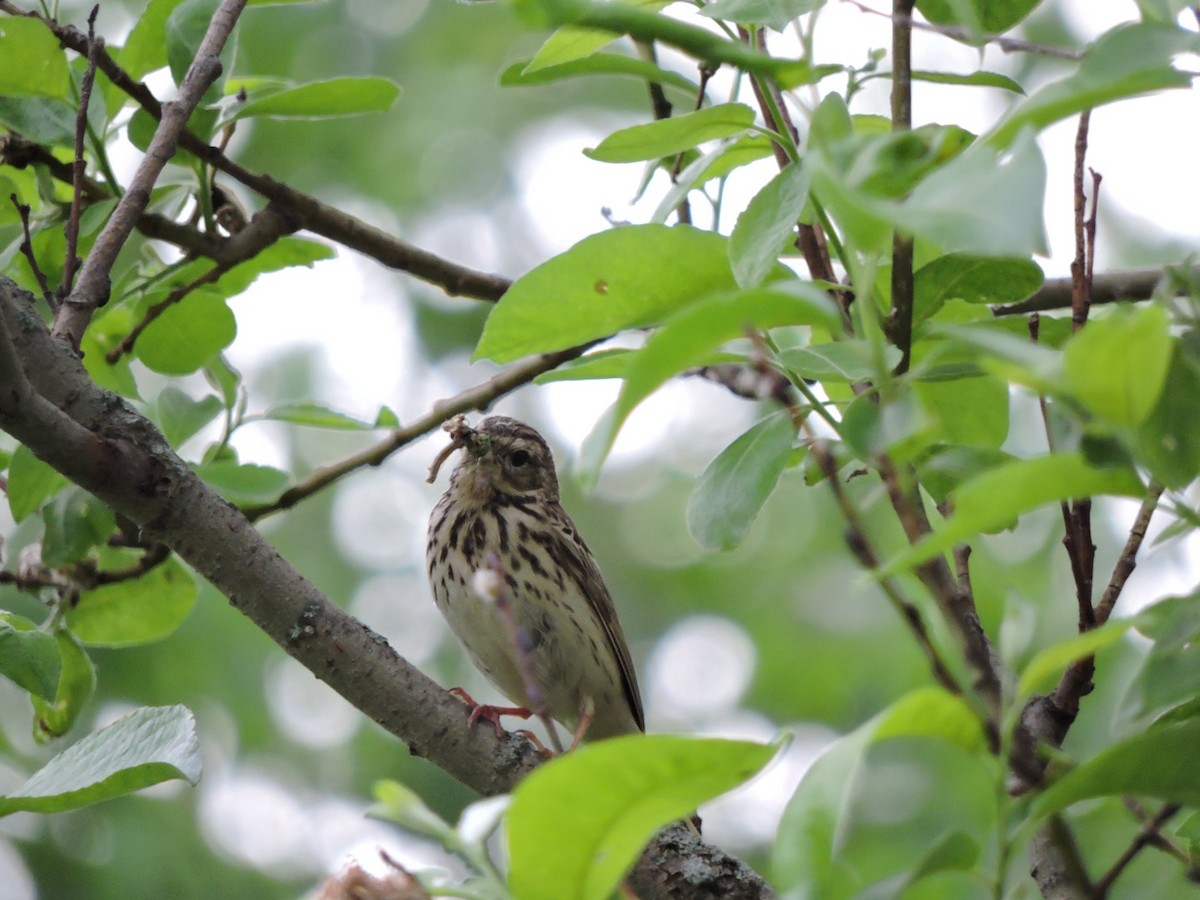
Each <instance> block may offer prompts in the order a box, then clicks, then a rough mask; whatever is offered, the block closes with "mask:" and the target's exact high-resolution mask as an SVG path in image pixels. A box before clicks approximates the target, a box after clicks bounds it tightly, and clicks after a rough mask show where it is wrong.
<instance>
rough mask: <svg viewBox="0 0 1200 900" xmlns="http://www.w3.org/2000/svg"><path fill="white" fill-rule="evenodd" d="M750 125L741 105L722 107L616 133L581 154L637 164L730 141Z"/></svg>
mask: <svg viewBox="0 0 1200 900" xmlns="http://www.w3.org/2000/svg"><path fill="white" fill-rule="evenodd" d="M753 124H754V110H752V109H751V108H750V107H748V106H746V105H745V104H744V103H722V104H719V105H717V106H710V107H708V108H707V109H701V110H697V111H696V112H693V113H687V114H685V115H682V116H673V117H672V118H670V119H662V120H660V121H658V122H650V123H649V124H646V125H635V126H633V127H632V128H625V129H622V130H621V131H617V132H615V133H613V134H611V135H609V136H608V137H606V138H605V139H604V140H603V141H601V142H600V144H599V146H597V147H595V148H594V149H591V150H585V151H584V152H585V153H586V154H587V155H588V156H590V157H591V158H592V159H594V160H597V161H599V162H637V161H639V160H644V159H658V158H659V157H660V156H671V155H673V154H676V153H682V152H683V151H684V150H691V149H692V148H694V147H695V146H696V145H697V144H701V143H703V142H704V141H710V140H713V139H714V138H723V137H733V136H735V135H739V134H741V133H742V132H744V131H745V130H746V129H747V128H749V127H750V126H751V125H753Z"/></svg>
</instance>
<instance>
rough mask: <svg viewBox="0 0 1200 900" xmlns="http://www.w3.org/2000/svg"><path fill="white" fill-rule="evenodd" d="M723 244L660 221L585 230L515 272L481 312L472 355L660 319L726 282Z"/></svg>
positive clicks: (541, 349)
mask: <svg viewBox="0 0 1200 900" xmlns="http://www.w3.org/2000/svg"><path fill="white" fill-rule="evenodd" d="M725 248H726V240H725V238H723V237H721V236H720V235H715V234H712V233H710V232H706V231H700V230H698V229H695V228H687V227H680V228H667V227H665V226H661V225H638V226H629V227H626V228H614V229H612V230H610V231H602V232H600V233H599V234H595V235H592V236H591V237H589V238H585V239H584V240H582V241H580V242H579V243H578V244H576V245H575V246H574V247H572V248H571V249H570V250H568V251H566V252H565V253H562V254H560V255H558V256H556V257H554V258H553V259H551V260H549V261H547V262H544V263H542V264H541V265H540V266H538V267H537V268H535V269H533V270H531V271H530V272H529V273H528V274H526V275H524V276H523V277H521V278H519V279H517V281H516V282H515V283H514V284H513V286H512V287H511V288H510V289H509V291H508V293H506V294H505V295H504V296H503V297H502V298H501V299H500V302H499V303H497V304H496V308H495V309H494V310H493V311H492V313H491V315H490V316H488V320H487V325H486V326H485V327H484V330H483V336H482V337H481V338H480V339H479V345H478V346H477V347H476V348H475V358H476V359H491V360H494V361H496V362H508V361H510V360H514V359H519V358H520V357H522V356H526V355H529V354H531V353H545V352H549V351H553V350H563V349H566V348H567V347H573V346H576V345H578V344H584V343H587V342H588V341H594V340H598V339H600V338H604V337H607V336H609V335H611V334H613V333H614V332H616V331H620V330H622V329H624V328H640V327H643V326H646V325H652V324H654V323H656V322H660V321H662V319H663V318H665V317H666V316H668V315H670V314H671V313H672V312H674V311H675V310H676V309H679V308H680V307H682V306H684V305H686V304H688V303H690V302H692V301H694V300H696V299H697V298H698V297H701V296H704V295H705V294H710V293H713V292H716V291H720V290H722V289H724V288H732V287H733V286H734V283H733V274H732V272H730V269H729V262H728V259H727V257H726V253H725ZM664 260H666V261H668V262H667V264H665V265H664V264H663V261H664Z"/></svg>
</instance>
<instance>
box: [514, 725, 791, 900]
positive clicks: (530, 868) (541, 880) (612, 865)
mask: <svg viewBox="0 0 1200 900" xmlns="http://www.w3.org/2000/svg"><path fill="white" fill-rule="evenodd" d="M777 749H778V748H777V747H775V746H769V745H762V744H751V743H747V742H744V741H724V740H716V739H711V738H709V739H702V738H685V737H674V736H668V735H635V736H628V737H618V738H612V739H610V740H605V741H598V742H596V743H594V744H586V745H584V746H582V747H580V748H578V749H577V750H573V751H572V752H571V753H568V754H565V755H563V756H559V757H557V758H555V759H552V760H550V762H548V763H546V764H545V765H544V766H541V767H539V768H538V769H536V770H534V771H533V772H532V773H531V774H530V775H529V776H528V777H527V778H526V779H525V780H524V781H522V782H521V783H520V784H519V785H518V786H517V789H516V791H515V792H514V793H513V801H512V806H511V807H509V810H508V818H507V831H508V839H509V852H510V868H509V882H510V884H511V886H512V891H513V894H514V895H515V896H518V897H521V898H522V900H539V898H546V900H605V898H607V897H609V896H610V894H611V893H612V891H613V890H614V889H615V888H616V886H617V885H618V884H619V883H620V881H621V878H622V877H623V876H624V875H625V873H626V871H627V870H628V869H629V867H630V865H631V864H632V863H633V862H634V861H635V860H636V859H637V856H638V854H639V853H640V852H641V850H642V847H643V846H645V843H646V841H648V840H649V839H650V837H651V836H652V835H653V834H654V833H655V832H656V831H657V830H658V829H659V828H660V827H662V826H663V825H665V824H667V823H668V822H671V821H674V820H676V819H679V818H681V817H683V816H686V815H688V814H690V813H691V812H692V811H693V810H694V809H695V808H696V807H697V806H698V805H700V804H701V803H703V802H705V801H707V800H711V799H713V798H714V797H716V796H718V795H720V794H723V793H724V792H725V791H728V790H730V789H731V788H734V787H736V786H737V785H739V784H741V783H743V782H744V781H746V780H747V779H749V778H750V777H751V776H752V775H754V774H755V773H756V772H758V771H759V770H760V769H761V768H762V767H763V766H765V765H766V764H767V763H768V762H769V761H770V760H771V758H772V757H773V756H774V755H775V752H776V750H777Z"/></svg>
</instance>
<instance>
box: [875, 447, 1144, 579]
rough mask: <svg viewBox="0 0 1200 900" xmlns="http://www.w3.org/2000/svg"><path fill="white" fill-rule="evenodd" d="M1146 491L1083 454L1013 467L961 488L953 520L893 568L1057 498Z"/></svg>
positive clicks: (1124, 473) (1125, 472)
mask: <svg viewBox="0 0 1200 900" xmlns="http://www.w3.org/2000/svg"><path fill="white" fill-rule="evenodd" d="M1144 493H1145V487H1144V486H1143V485H1142V483H1141V481H1139V480H1138V477H1137V475H1136V474H1134V473H1133V472H1132V471H1130V470H1129V469H1124V468H1113V469H1098V468H1094V467H1092V466H1090V465H1089V464H1088V463H1087V461H1086V460H1085V459H1084V458H1083V457H1082V456H1080V455H1078V454H1058V455H1050V456H1041V457H1035V458H1033V459H1024V460H1020V461H1018V462H1012V463H1008V464H1006V465H1003V466H999V467H998V468H995V469H991V470H989V471H986V472H984V473H982V474H981V475H979V476H978V477H976V478H973V479H971V480H970V481H968V482H966V483H964V484H962V485H960V486H959V488H958V490H957V491H955V493H954V515H953V517H951V518H950V519H949V520H948V521H947V522H946V523H945V525H944V526H943V527H941V528H939V529H938V530H937V531H936V532H934V534H931V535H930V536H929V537H927V538H925V539H924V540H922V541H921V542H920V543H919V544H917V545H916V546H914V547H912V548H911V549H910V550H908V551H906V552H904V553H902V554H901V555H900V557H899V558H897V559H894V560H893V561H892V562H891V563H890V564H889V566H888V568H889V569H890V570H895V569H897V568H900V567H902V566H911V565H914V564H916V563H919V562H922V561H924V560H927V559H930V558H932V557H933V556H934V555H935V554H938V553H941V552H943V551H946V550H949V549H950V547H952V546H953V545H954V544H956V543H959V542H960V541H966V540H969V539H971V538H973V537H975V536H976V535H979V534H985V533H988V532H994V531H997V530H999V529H1001V528H1006V527H1010V526H1011V525H1012V524H1013V523H1014V521H1015V520H1016V518H1017V517H1018V516H1020V515H1021V514H1022V513H1026V512H1029V511H1030V510H1032V509H1036V508H1037V507H1039V506H1042V505H1043V504H1046V503H1051V502H1053V501H1055V500H1070V499H1072V498H1078V497H1091V496H1093V495H1095V494H1115V495H1118V496H1126V497H1140V496H1142V495H1143V494H1144Z"/></svg>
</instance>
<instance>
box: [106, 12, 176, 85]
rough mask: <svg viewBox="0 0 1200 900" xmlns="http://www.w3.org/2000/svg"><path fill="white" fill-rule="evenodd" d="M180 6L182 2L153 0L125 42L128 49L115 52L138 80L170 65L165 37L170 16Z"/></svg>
mask: <svg viewBox="0 0 1200 900" xmlns="http://www.w3.org/2000/svg"><path fill="white" fill-rule="evenodd" d="M179 3H180V0H150V2H149V3H147V4H146V8H145V10H143V11H142V15H141V17H140V18H139V19H138V20H137V23H136V24H135V25H134V26H133V30H131V31H130V32H129V37H128V38H126V39H125V46H124V47H121V48H120V49H118V50H114V51H113V55H114V56H115V57H116V59H117V61H118V62H119V63H120V64H121V67H122V68H123V69H125V71H126V72H128V73H129V74H130V76H132V77H133V78H134V79H135V80H139V79H141V78H142V77H143V76H145V75H148V74H149V73H151V72H153V71H154V70H155V69H161V68H162V67H163V66H165V65H166V64H167V45H166V43H165V42H164V40H163V36H164V34H165V32H166V27H167V17H168V16H170V15H171V13H172V11H174V9H175V7H176V6H178V5H179Z"/></svg>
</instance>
